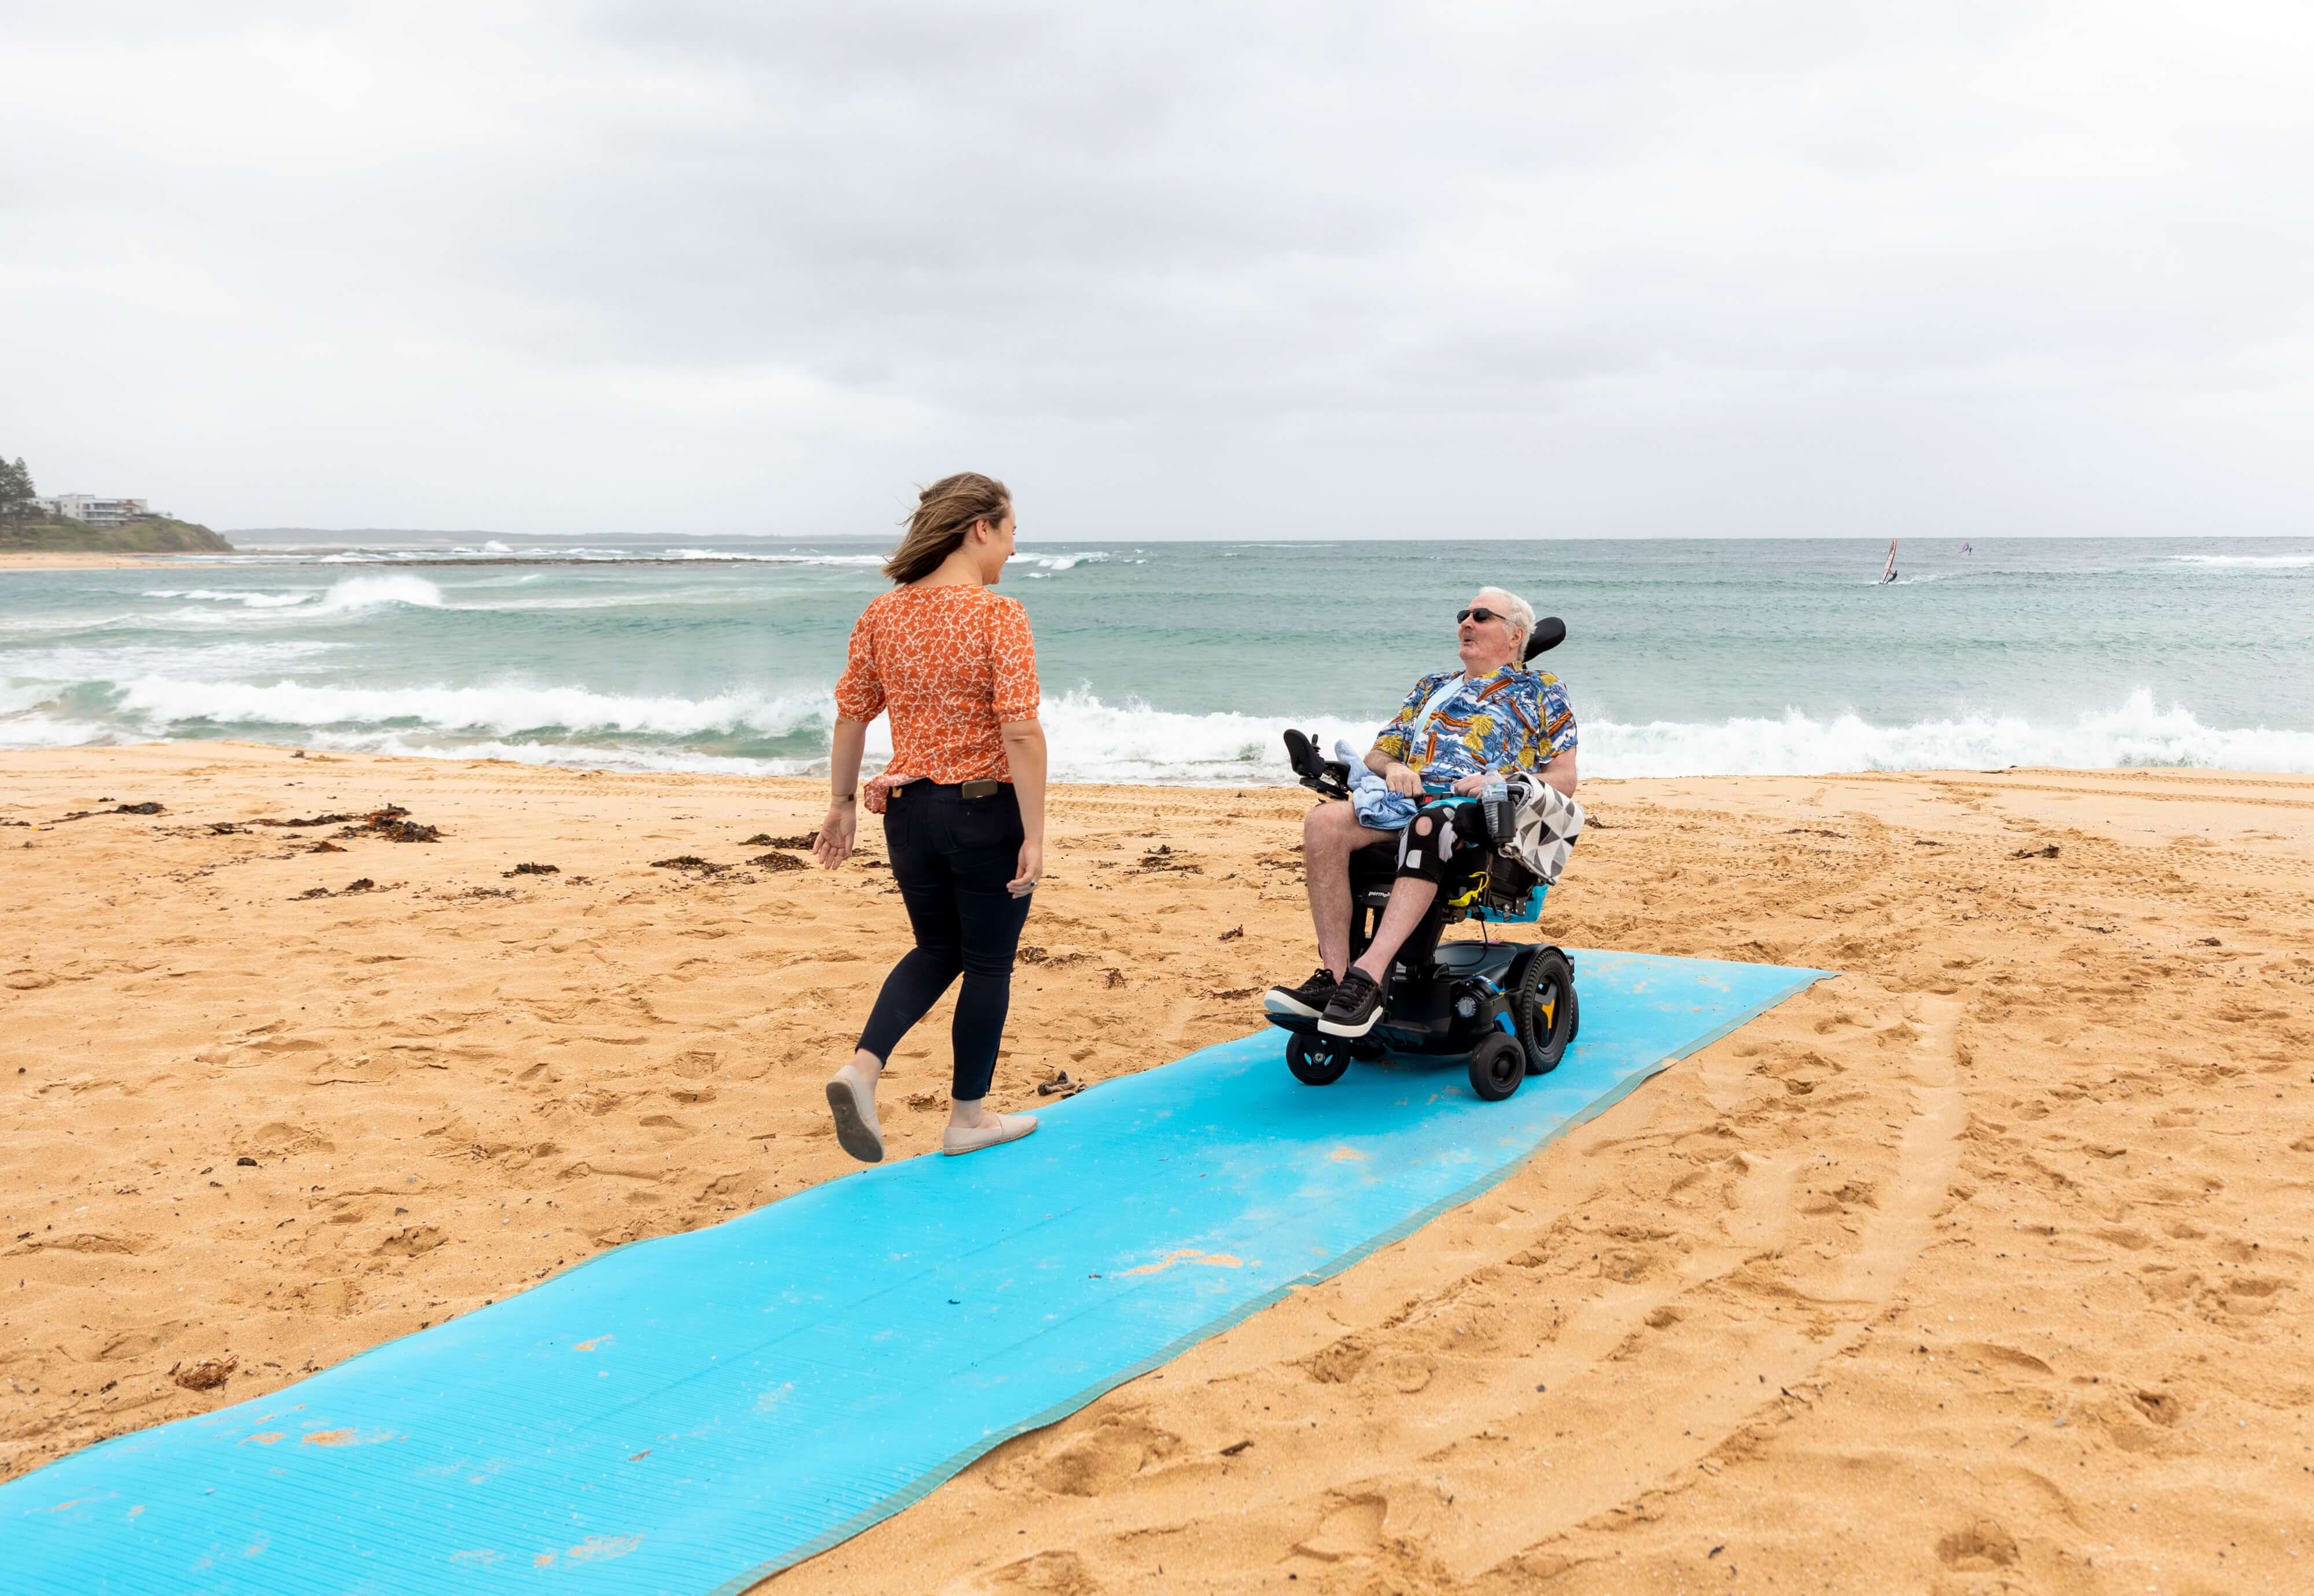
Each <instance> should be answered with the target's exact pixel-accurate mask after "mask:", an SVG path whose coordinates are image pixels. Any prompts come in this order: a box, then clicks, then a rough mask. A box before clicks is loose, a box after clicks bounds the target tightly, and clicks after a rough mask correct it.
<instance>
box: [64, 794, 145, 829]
mask: <svg viewBox="0 0 2314 1596" xmlns="http://www.w3.org/2000/svg"><path fill="white" fill-rule="evenodd" d="M99 801H100V802H102V800H101V799H100V800H99ZM168 812H169V811H167V810H166V809H164V808H163V807H161V806H160V805H158V804H152V803H146V804H115V805H113V806H112V807H110V809H75V810H74V811H73V812H72V813H71V814H69V815H60V816H57V821H56V824H58V825H62V824H64V823H65V822H66V821H67V820H86V819H88V818H89V817H90V816H96V815H166V814H167V813H168Z"/></svg>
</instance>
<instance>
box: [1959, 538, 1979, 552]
mask: <svg viewBox="0 0 2314 1596" xmlns="http://www.w3.org/2000/svg"><path fill="white" fill-rule="evenodd" d="M1960 551H1961V552H1962V553H1964V554H1974V553H1975V552H1976V549H1975V546H1974V544H1972V543H1971V542H1969V541H1968V540H1967V539H1966V538H1963V539H1961V541H1960Z"/></svg>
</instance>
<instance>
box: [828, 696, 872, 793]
mask: <svg viewBox="0 0 2314 1596" xmlns="http://www.w3.org/2000/svg"><path fill="white" fill-rule="evenodd" d="M867 748H868V723H867V722H866V721H864V720H848V719H843V717H841V716H838V717H837V718H836V722H835V746H834V748H833V749H832V750H831V751H830V752H829V754H828V756H827V791H828V797H829V798H830V799H832V800H833V801H835V802H836V803H842V802H843V800H844V799H845V798H857V797H858V796H859V794H860V756H861V754H863V753H865V752H866V751H867Z"/></svg>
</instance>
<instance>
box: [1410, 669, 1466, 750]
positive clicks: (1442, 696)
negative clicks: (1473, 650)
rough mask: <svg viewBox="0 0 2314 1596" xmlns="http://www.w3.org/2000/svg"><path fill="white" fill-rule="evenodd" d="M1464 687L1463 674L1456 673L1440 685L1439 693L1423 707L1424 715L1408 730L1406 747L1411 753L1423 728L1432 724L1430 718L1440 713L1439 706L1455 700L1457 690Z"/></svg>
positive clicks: (1416, 718)
mask: <svg viewBox="0 0 2314 1596" xmlns="http://www.w3.org/2000/svg"><path fill="white" fill-rule="evenodd" d="M1461 686H1462V672H1460V671H1456V672H1455V673H1454V674H1453V675H1451V676H1449V677H1447V678H1446V680H1445V681H1444V682H1443V683H1440V684H1439V687H1438V691H1437V692H1434V693H1432V694H1431V695H1430V699H1429V701H1428V702H1427V703H1425V704H1424V705H1423V706H1422V713H1421V714H1419V715H1417V716H1416V717H1415V718H1414V724H1413V725H1412V726H1411V727H1408V728H1407V733H1406V746H1407V751H1408V752H1409V753H1411V752H1413V749H1414V744H1415V740H1416V739H1417V738H1418V737H1419V736H1422V728H1423V727H1426V726H1428V725H1429V724H1430V718H1431V717H1432V716H1433V715H1435V714H1436V713H1438V710H1439V706H1441V705H1442V704H1444V702H1445V701H1447V700H1448V699H1450V698H1453V696H1454V692H1455V690H1456V689H1457V688H1459V687H1461Z"/></svg>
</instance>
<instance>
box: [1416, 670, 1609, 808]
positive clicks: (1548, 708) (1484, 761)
mask: <svg viewBox="0 0 2314 1596" xmlns="http://www.w3.org/2000/svg"><path fill="white" fill-rule="evenodd" d="M1458 675H1461V673H1460V672H1457V671H1434V672H1433V673H1431V674H1430V675H1426V676H1425V677H1423V678H1422V680H1421V681H1419V682H1417V683H1415V684H1414V691H1413V692H1409V693H1408V694H1407V695H1406V703H1405V705H1404V706H1403V707H1402V708H1400V710H1399V711H1398V715H1397V718H1396V719H1393V720H1391V723H1390V724H1389V725H1388V726H1385V727H1382V735H1381V736H1378V737H1376V738H1375V739H1374V747H1375V749H1376V751H1378V752H1380V753H1382V754H1387V755H1388V756H1389V757H1391V759H1395V760H1400V761H1402V762H1403V763H1406V764H1408V765H1409V766H1411V767H1412V768H1413V769H1414V770H1415V771H1416V772H1419V773H1420V775H1421V777H1422V784H1423V785H1424V786H1425V787H1427V788H1428V789H1431V790H1432V791H1433V792H1444V791H1445V790H1446V789H1448V788H1450V787H1452V786H1453V784H1454V783H1455V782H1456V781H1458V780H1462V778H1463V777H1465V776H1479V775H1484V774H1485V773H1486V772H1489V771H1505V772H1508V771H1515V770H1516V771H1532V770H1537V769H1540V768H1541V767H1542V766H1544V765H1547V764H1549V763H1550V762H1551V761H1552V760H1553V759H1554V758H1556V757H1558V756H1559V754H1572V753H1573V752H1574V751H1575V710H1574V708H1573V707H1572V706H1571V705H1569V704H1568V701H1567V689H1566V687H1565V686H1564V685H1563V684H1562V683H1560V682H1559V678H1558V677H1556V676H1554V675H1551V674H1550V672H1549V671H1527V670H1521V669H1519V668H1518V667H1517V666H1507V665H1506V666H1503V667H1502V668H1501V669H1500V670H1497V671H1496V672H1495V673H1494V675H1490V676H1481V677H1479V679H1478V680H1477V681H1475V682H1464V683H1462V685H1461V686H1459V687H1457V688H1456V689H1455V690H1454V691H1453V692H1452V693H1451V694H1449V695H1448V696H1447V698H1446V700H1445V701H1444V702H1443V703H1441V704H1440V705H1439V706H1438V708H1437V710H1435V712H1434V713H1433V714H1432V715H1431V717H1430V720H1429V723H1428V724H1427V725H1426V726H1425V727H1423V728H1422V735H1421V736H1414V735H1413V734H1414V723H1415V721H1416V720H1417V719H1420V717H1421V714H1422V706H1423V705H1425V704H1426V703H1428V702H1429V701H1430V695H1431V694H1432V693H1434V692H1437V691H1438V690H1439V689H1440V688H1441V687H1444V685H1445V684H1446V683H1449V682H1451V681H1453V680H1454V679H1455V677H1456V676H1458Z"/></svg>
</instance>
